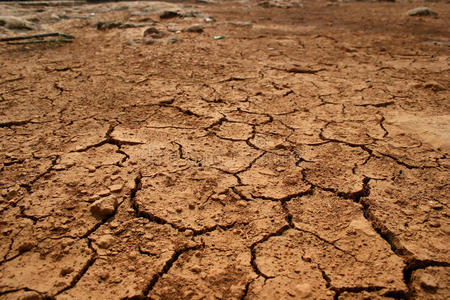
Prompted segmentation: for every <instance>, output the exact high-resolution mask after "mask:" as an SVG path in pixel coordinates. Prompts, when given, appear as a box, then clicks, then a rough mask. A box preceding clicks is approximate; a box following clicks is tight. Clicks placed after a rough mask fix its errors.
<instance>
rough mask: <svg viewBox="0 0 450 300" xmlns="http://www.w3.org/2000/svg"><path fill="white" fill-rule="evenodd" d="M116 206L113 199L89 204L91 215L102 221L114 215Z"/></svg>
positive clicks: (104, 199)
mask: <svg viewBox="0 0 450 300" xmlns="http://www.w3.org/2000/svg"><path fill="white" fill-rule="evenodd" d="M117 205H118V203H117V199H116V198H115V197H107V198H102V199H100V200H97V201H95V202H94V203H92V204H91V207H90V210H91V214H92V215H93V216H95V217H99V218H102V219H103V218H106V217H109V216H111V215H112V214H114V211H115V210H116V208H117Z"/></svg>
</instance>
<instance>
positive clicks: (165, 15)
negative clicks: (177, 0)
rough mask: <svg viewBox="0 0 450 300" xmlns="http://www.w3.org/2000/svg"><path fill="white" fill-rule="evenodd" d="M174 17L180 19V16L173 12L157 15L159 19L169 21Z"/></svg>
mask: <svg viewBox="0 0 450 300" xmlns="http://www.w3.org/2000/svg"><path fill="white" fill-rule="evenodd" d="M176 17H180V14H179V13H178V12H177V11H175V10H165V11H163V12H162V13H161V14H160V15H159V18H160V19H171V18H176Z"/></svg>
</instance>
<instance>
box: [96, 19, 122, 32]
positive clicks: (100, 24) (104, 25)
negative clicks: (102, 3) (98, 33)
mask: <svg viewBox="0 0 450 300" xmlns="http://www.w3.org/2000/svg"><path fill="white" fill-rule="evenodd" d="M122 25H123V24H122V23H121V22H111V21H105V22H98V23H97V24H95V27H96V28H97V30H108V29H112V28H119V27H121V26H122Z"/></svg>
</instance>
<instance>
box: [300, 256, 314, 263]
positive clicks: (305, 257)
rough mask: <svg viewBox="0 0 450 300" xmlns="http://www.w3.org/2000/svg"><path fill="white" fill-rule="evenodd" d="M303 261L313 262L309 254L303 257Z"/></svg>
mask: <svg viewBox="0 0 450 300" xmlns="http://www.w3.org/2000/svg"><path fill="white" fill-rule="evenodd" d="M302 259H303V260H304V261H306V262H311V260H312V258H311V255H309V254H305V255H303V257H302Z"/></svg>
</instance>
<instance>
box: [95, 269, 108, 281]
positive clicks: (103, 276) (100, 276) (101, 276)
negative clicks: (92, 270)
mask: <svg viewBox="0 0 450 300" xmlns="http://www.w3.org/2000/svg"><path fill="white" fill-rule="evenodd" d="M109 276H110V275H109V272H106V271H103V272H101V273H100V274H99V275H98V277H99V278H100V279H101V280H103V281H105V280H106V279H108V278H109Z"/></svg>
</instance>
